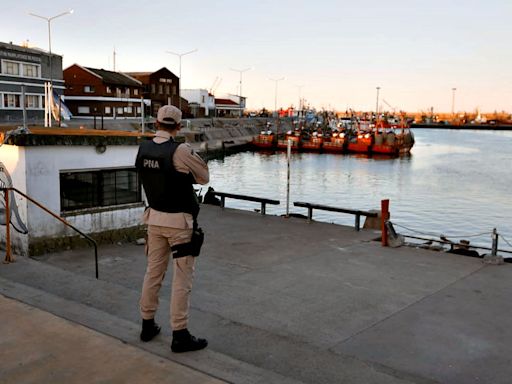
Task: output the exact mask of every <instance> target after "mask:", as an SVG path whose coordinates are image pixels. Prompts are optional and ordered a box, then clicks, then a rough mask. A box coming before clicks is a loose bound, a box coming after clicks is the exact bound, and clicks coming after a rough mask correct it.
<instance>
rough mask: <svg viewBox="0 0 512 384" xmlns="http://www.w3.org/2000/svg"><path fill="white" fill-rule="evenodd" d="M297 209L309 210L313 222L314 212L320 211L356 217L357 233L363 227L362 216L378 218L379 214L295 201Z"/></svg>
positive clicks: (355, 226)
mask: <svg viewBox="0 0 512 384" xmlns="http://www.w3.org/2000/svg"><path fill="white" fill-rule="evenodd" d="M293 205H294V206H295V207H303V208H307V209H308V220H309V221H311V220H313V210H314V209H319V210H323V211H330V212H339V213H348V214H351V215H355V223H354V228H355V229H356V231H359V230H360V227H361V216H366V217H378V214H377V213H376V212H368V211H361V210H359V209H348V208H338V207H331V206H328V205H321V204H312V203H305V202H301V201H295V202H294V203H293Z"/></svg>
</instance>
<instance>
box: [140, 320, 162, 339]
mask: <svg viewBox="0 0 512 384" xmlns="http://www.w3.org/2000/svg"><path fill="white" fill-rule="evenodd" d="M159 333H160V327H159V326H158V324H157V323H155V319H149V320H144V319H142V332H141V333H140V339H141V340H142V341H150V340H152V339H153V337H155V336H156V335H158V334H159Z"/></svg>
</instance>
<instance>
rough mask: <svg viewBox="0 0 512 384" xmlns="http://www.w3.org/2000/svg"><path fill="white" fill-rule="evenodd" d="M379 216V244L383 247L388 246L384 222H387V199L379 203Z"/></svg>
mask: <svg viewBox="0 0 512 384" xmlns="http://www.w3.org/2000/svg"><path fill="white" fill-rule="evenodd" d="M380 216H381V232H382V238H381V244H382V246H383V247H387V246H388V229H387V226H386V221H388V220H389V199H385V200H381V201H380Z"/></svg>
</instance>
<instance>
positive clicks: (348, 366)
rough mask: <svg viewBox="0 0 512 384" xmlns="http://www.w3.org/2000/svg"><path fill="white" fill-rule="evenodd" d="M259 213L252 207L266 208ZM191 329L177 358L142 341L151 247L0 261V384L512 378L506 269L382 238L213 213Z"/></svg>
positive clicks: (511, 291)
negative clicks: (202, 340)
mask: <svg viewBox="0 0 512 384" xmlns="http://www.w3.org/2000/svg"><path fill="white" fill-rule="evenodd" d="M255 208H257V207H256V206H255ZM199 219H200V224H201V226H202V227H203V228H204V229H205V232H206V240H205V245H204V247H203V253H202V254H201V256H199V259H198V263H197V268H196V281H195V285H194V290H193V295H192V308H191V323H190V330H191V331H192V333H194V334H196V335H198V336H200V337H206V338H207V339H208V340H209V346H208V348H207V349H206V350H203V351H199V352H193V353H186V354H173V353H172V352H171V351H170V341H171V337H170V335H171V331H170V329H169V325H168V318H169V316H168V313H169V302H168V300H169V291H170V280H169V279H170V276H171V275H172V274H171V273H168V274H167V278H166V280H165V283H164V286H163V287H162V291H161V300H160V309H159V311H158V313H157V322H159V323H160V325H162V334H161V335H159V336H158V337H157V338H156V339H155V340H153V341H151V342H150V343H142V342H140V341H139V339H138V337H139V330H140V319H139V313H138V304H137V303H138V299H139V292H140V287H141V283H142V277H143V274H144V267H145V258H144V254H143V247H142V246H138V245H135V244H117V245H111V246H104V247H102V248H100V271H99V272H100V279H99V280H96V279H94V262H93V251H92V249H80V250H69V251H65V252H62V253H56V254H47V255H44V256H41V257H38V258H18V259H17V262H16V263H12V264H1V265H0V314H1V315H0V318H1V321H0V359H1V361H2V363H1V364H0V382H2V383H18V382H34V383H35V382H54V383H57V382H62V383H64V382H65V383H81V382H84V380H85V381H87V382H113V383H127V382H134V383H135V382H137V383H140V382H154V381H156V380H158V381H160V382H173V383H182V382H183V383H184V382H188V383H217V382H229V383H315V384H318V383H358V384H359V383H376V384H377V383H379V384H383V383H384V384H386V383H403V384H406V383H418V384H420V383H421V384H425V383H449V384H454V383H461V384H471V383H494V384H497V383H509V382H510V377H511V376H512V365H511V364H510V359H511V358H510V356H512V330H511V328H510V327H508V320H509V319H510V318H511V315H512V309H511V307H510V305H509V302H510V297H511V295H512V287H511V285H510V283H509V281H510V280H511V278H512V269H511V266H510V265H508V264H506V265H501V266H498V265H488V264H483V263H482V261H481V260H480V259H475V258H470V257H465V256H460V255H454V254H447V253H440V252H433V251H428V250H422V249H414V248H407V247H401V248H386V247H381V245H380V242H379V241H375V239H377V238H379V236H380V234H379V233H378V232H375V231H373V230H368V229H364V230H362V231H360V232H356V231H355V230H354V229H353V228H352V227H344V226H339V225H333V224H326V223H319V222H313V223H307V222H306V221H305V220H301V219H298V218H289V219H286V218H282V217H275V216H261V215H259V214H258V213H255V212H247V211H238V210H232V209H229V208H226V209H224V210H223V209H221V208H219V207H214V206H203V207H202V210H201V214H200V218H199Z"/></svg>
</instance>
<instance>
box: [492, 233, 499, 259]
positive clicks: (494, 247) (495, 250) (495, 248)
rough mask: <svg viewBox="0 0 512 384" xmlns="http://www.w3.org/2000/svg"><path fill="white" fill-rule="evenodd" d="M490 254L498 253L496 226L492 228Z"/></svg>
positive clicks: (495, 254)
mask: <svg viewBox="0 0 512 384" xmlns="http://www.w3.org/2000/svg"><path fill="white" fill-rule="evenodd" d="M491 255H492V256H497V255H498V233H497V232H496V228H494V229H493V230H492V251H491Z"/></svg>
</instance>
